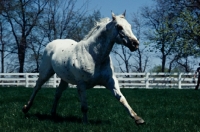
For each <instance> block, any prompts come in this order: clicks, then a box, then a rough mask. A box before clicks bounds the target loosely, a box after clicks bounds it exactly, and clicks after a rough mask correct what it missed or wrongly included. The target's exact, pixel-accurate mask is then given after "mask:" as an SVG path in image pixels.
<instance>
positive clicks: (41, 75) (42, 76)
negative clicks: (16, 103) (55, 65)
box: [22, 67, 55, 113]
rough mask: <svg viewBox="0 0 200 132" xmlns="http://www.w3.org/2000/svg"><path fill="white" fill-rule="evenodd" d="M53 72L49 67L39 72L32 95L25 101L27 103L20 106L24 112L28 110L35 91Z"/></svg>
mask: <svg viewBox="0 0 200 132" xmlns="http://www.w3.org/2000/svg"><path fill="white" fill-rule="evenodd" d="M45 73H46V74H45ZM54 73H55V72H54V71H53V69H52V68H51V67H50V68H49V69H48V68H47V69H46V70H45V71H42V72H40V73H39V78H38V80H37V82H36V85H35V87H34V89H33V92H32V95H31V97H30V99H29V101H28V103H27V105H24V107H23V108H22V111H23V112H24V113H27V112H28V111H29V109H30V108H31V106H32V104H33V100H34V98H35V96H36V94H37V92H38V91H39V90H40V89H41V86H42V85H43V84H44V83H45V82H46V81H47V80H48V79H49V78H50V77H51V76H52V75H53V74H54Z"/></svg>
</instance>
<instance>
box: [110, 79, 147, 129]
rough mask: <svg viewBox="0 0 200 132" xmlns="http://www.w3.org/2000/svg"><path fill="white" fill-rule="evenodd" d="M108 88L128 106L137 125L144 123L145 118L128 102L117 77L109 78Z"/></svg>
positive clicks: (127, 108)
mask: <svg viewBox="0 0 200 132" xmlns="http://www.w3.org/2000/svg"><path fill="white" fill-rule="evenodd" d="M106 88H107V89H110V90H111V92H112V94H113V95H114V96H115V97H116V98H117V100H119V102H120V103H121V104H122V105H123V106H124V107H125V108H126V110H127V111H128V112H129V114H130V116H131V117H132V118H133V119H135V123H136V124H137V125H140V124H144V123H145V122H144V120H143V119H142V118H141V117H139V116H138V115H137V114H136V113H135V112H134V111H133V109H132V108H131V107H130V105H129V104H128V102H127V100H126V98H125V97H124V95H123V94H122V93H121V91H120V88H119V84H118V80H117V79H116V77H115V76H114V77H112V78H110V79H109V81H108V82H107V85H106Z"/></svg>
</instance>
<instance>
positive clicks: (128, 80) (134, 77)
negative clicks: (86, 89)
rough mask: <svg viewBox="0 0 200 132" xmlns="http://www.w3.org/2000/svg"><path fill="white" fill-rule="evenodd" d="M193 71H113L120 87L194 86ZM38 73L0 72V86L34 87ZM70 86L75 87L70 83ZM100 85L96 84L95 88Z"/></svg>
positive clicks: (54, 81) (50, 83)
mask: <svg viewBox="0 0 200 132" xmlns="http://www.w3.org/2000/svg"><path fill="white" fill-rule="evenodd" d="M193 74H194V73H149V72H147V73H115V75H116V77H117V79H118V81H119V85H120V87H121V88H147V89H148V88H178V89H184V88H187V89H188V88H194V87H195V85H196V84H195V83H194V81H195V82H197V78H193ZM38 75H39V74H38V73H0V86H25V87H34V85H35V83H36V80H37V78H38ZM59 82H60V78H59V77H57V75H56V74H54V75H53V76H52V77H51V78H50V79H49V80H48V81H47V82H46V83H45V84H44V87H54V88H55V87H57V86H58V85H59ZM70 87H75V86H74V85H70ZM97 87H98V88H101V87H102V86H96V88H97Z"/></svg>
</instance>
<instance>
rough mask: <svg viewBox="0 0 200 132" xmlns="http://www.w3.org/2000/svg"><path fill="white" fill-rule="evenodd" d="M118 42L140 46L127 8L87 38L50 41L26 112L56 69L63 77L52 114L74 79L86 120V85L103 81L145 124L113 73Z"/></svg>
mask: <svg viewBox="0 0 200 132" xmlns="http://www.w3.org/2000/svg"><path fill="white" fill-rule="evenodd" d="M115 43H118V44H122V45H125V46H126V47H128V48H129V49H130V50H131V51H135V50H137V49H138V46H139V42H138V40H137V38H136V37H135V36H134V35H133V33H132V30H131V25H130V24H129V23H128V22H127V21H126V19H125V12H124V13H123V14H122V15H119V16H116V15H115V14H114V13H112V20H111V21H110V20H109V19H108V18H107V19H103V20H102V21H101V22H99V23H98V24H97V25H96V26H95V27H94V28H93V29H92V30H91V31H90V32H89V34H88V35H87V36H86V37H85V39H83V40H82V41H80V42H78V43H77V42H76V41H74V40H70V39H59V40H54V41H52V42H50V43H49V44H48V45H47V46H46V48H45V51H44V54H43V60H42V63H41V65H40V70H39V78H38V80H37V83H36V86H35V87H34V90H33V93H32V95H31V97H30V100H29V101H28V104H27V105H24V107H23V109H22V110H23V112H24V113H27V112H28V110H29V109H30V107H31V105H32V103H33V100H34V98H35V96H36V94H37V92H38V91H39V89H40V88H41V86H42V85H43V84H44V83H45V82H46V81H47V80H48V79H49V78H50V77H51V76H52V75H53V74H55V73H56V74H57V75H58V76H59V77H60V78H61V82H60V84H59V86H58V88H57V89H56V94H55V100H54V103H53V107H52V110H51V114H52V115H55V114H56V107H57V103H58V100H59V98H60V97H61V95H62V92H63V91H64V90H65V89H66V88H67V87H68V83H71V84H75V85H77V89H78V94H79V96H80V100H81V110H82V113H83V122H87V111H88V106H87V101H86V89H87V88H92V87H94V86H95V85H102V86H105V87H106V88H107V89H109V90H110V91H111V92H112V93H113V95H114V96H115V97H116V98H117V99H118V100H119V102H120V103H121V104H122V105H123V106H124V107H125V108H126V109H127V110H128V112H129V114H130V116H131V117H132V118H133V119H135V122H136V124H143V123H144V120H143V119H142V118H141V117H139V116H137V114H136V113H135V112H134V111H133V110H132V108H131V107H130V106H129V104H128V102H127V101H126V98H125V97H124V96H123V94H122V93H121V91H120V88H119V84H118V81H117V79H116V77H115V75H114V74H113V73H114V71H113V66H112V62H111V59H110V56H109V54H110V52H111V50H112V47H113V45H114V44H115Z"/></svg>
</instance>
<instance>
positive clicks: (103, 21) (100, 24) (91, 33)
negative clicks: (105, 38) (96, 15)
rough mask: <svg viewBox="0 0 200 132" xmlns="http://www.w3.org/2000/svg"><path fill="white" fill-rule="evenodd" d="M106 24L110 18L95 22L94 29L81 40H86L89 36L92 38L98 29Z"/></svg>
mask: <svg viewBox="0 0 200 132" xmlns="http://www.w3.org/2000/svg"><path fill="white" fill-rule="evenodd" d="M108 22H110V18H108V17H106V18H102V19H100V20H99V21H95V24H94V27H93V28H92V29H91V30H90V31H89V32H88V34H87V35H85V37H84V38H83V40H87V39H88V38H89V37H90V36H92V35H93V34H94V33H95V32H96V31H97V30H98V29H100V27H102V26H104V25H105V24H107V23H108Z"/></svg>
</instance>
